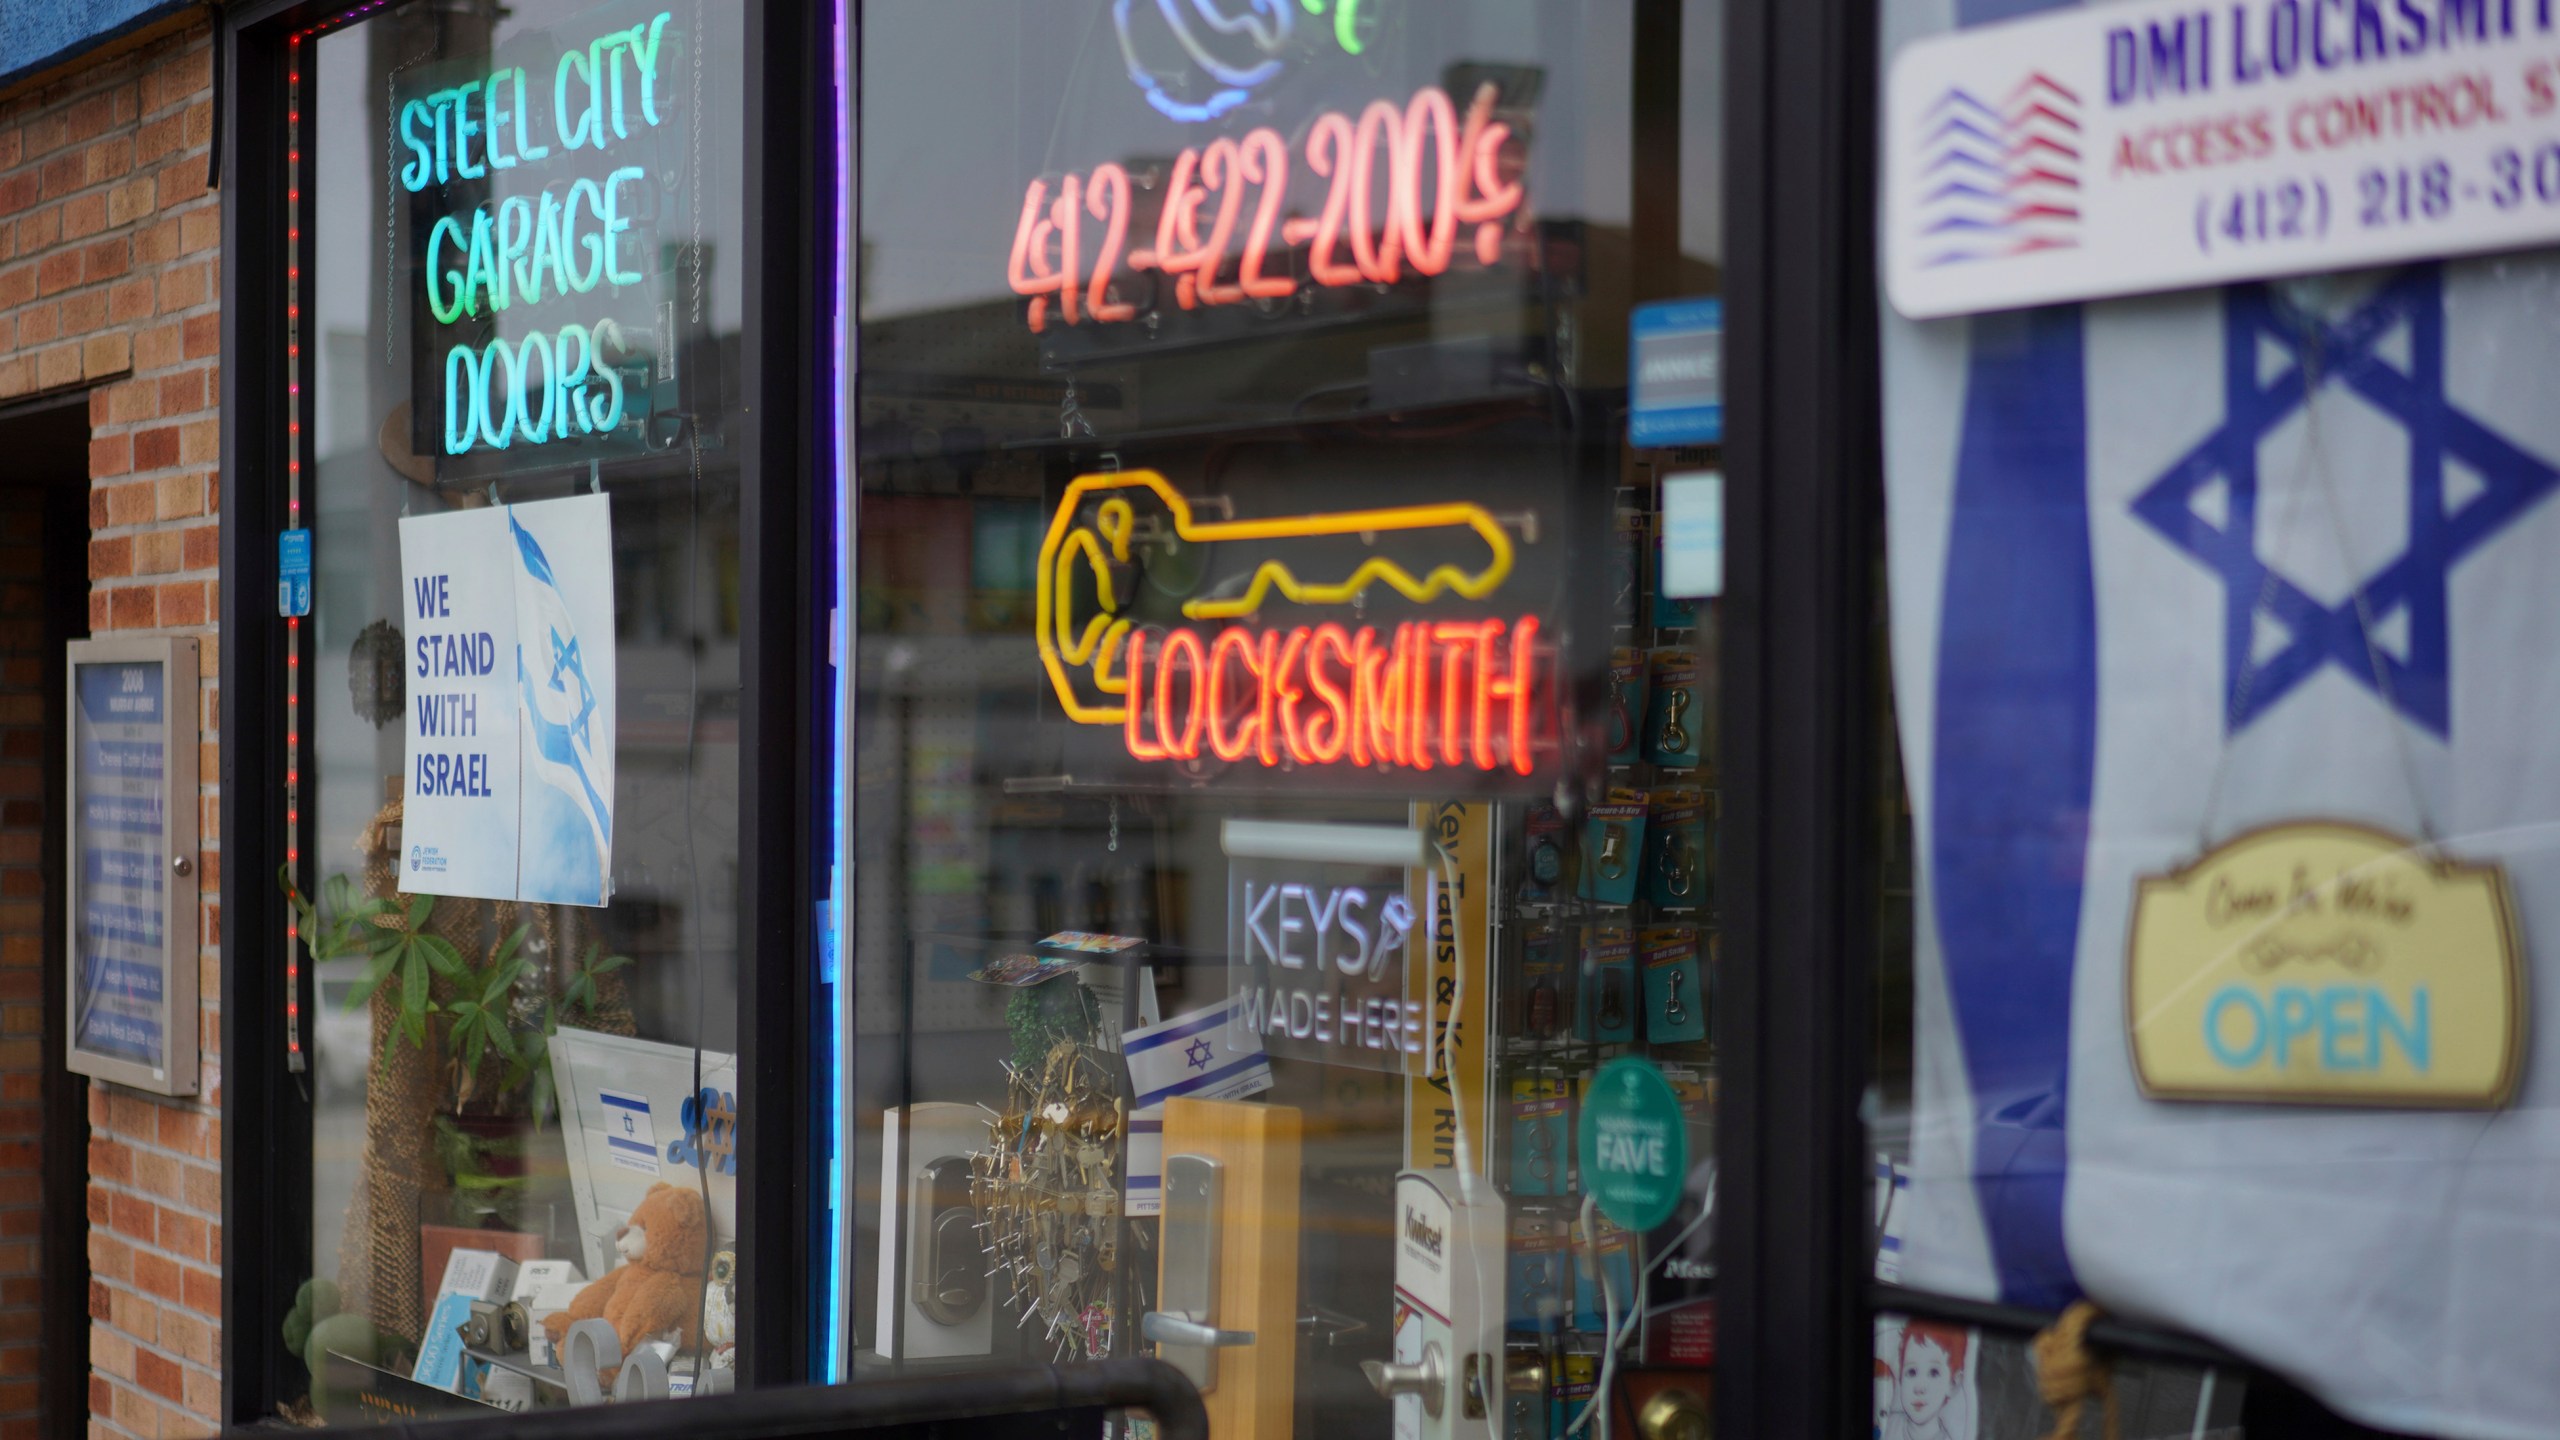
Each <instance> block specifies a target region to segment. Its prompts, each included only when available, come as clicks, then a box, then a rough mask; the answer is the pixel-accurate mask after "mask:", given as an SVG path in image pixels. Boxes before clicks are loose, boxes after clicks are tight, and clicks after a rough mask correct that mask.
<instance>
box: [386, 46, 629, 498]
mask: <svg viewBox="0 0 2560 1440" xmlns="http://www.w3.org/2000/svg"><path fill="white" fill-rule="evenodd" d="M673 18H674V17H673V14H672V12H668V11H660V12H658V13H657V14H656V15H654V16H652V17H650V18H648V19H645V20H642V21H640V22H638V23H636V24H633V25H629V26H623V27H617V28H613V29H609V30H607V31H605V32H603V33H601V34H599V35H597V36H595V37H594V38H593V39H591V40H590V41H588V42H587V43H586V44H584V45H577V46H572V47H570V48H568V49H565V50H563V51H562V52H561V53H560V55H559V57H558V59H557V61H556V62H555V63H554V64H552V65H551V66H550V67H549V73H548V74H547V75H543V76H539V77H537V76H534V75H532V74H530V73H529V71H528V67H525V66H508V67H501V68H498V69H494V70H489V71H486V72H485V73H482V72H474V73H471V74H470V75H469V77H468V78H466V79H463V80H461V81H460V82H459V83H453V84H447V85H443V86H441V87H439V88H437V89H435V90H432V91H428V92H425V93H422V94H416V95H412V96H410V97H409V98H407V99H405V100H404V101H402V102H401V104H400V105H399V108H398V111H397V119H396V121H395V123H394V134H395V137H396V139H397V141H398V143H399V146H400V151H399V153H400V155H401V157H402V163H401V166H400V170H399V182H400V186H401V188H402V189H403V190H404V191H406V192H408V193H409V194H411V195H418V194H421V193H422V192H426V191H428V190H430V189H433V190H436V191H437V192H439V193H444V192H446V191H447V190H448V189H449V187H452V186H454V185H455V184H456V183H457V182H461V183H462V184H463V185H464V186H465V187H466V191H465V193H466V194H473V195H477V196H479V197H480V198H477V199H475V200H474V201H473V202H472V203H471V204H469V205H468V207H467V208H463V209H459V210H454V211H448V212H446V213H442V214H438V215H436V216H435V218H434V220H433V221H432V222H431V223H430V224H428V226H427V234H426V241H425V248H424V261H425V263H424V265H423V267H422V269H421V273H420V282H421V285H422V287H423V291H424V299H425V301H426V306H427V313H428V315H429V316H431V317H432V318H433V320H434V322H435V324H436V325H437V326H439V327H463V329H464V332H465V335H464V338H462V339H459V340H457V341H456V342H455V343H453V344H451V345H450V346H449V347H447V348H446V349H445V351H444V353H443V355H442V356H440V357H436V358H435V360H434V361H433V362H431V363H432V364H433V373H432V376H431V377H429V376H422V381H425V380H429V379H432V380H434V381H440V393H439V394H438V396H437V399H438V401H439V402H440V403H438V404H436V405H434V406H432V407H428V406H422V407H421V420H422V422H423V421H424V417H425V416H426V415H429V414H436V415H441V417H442V436H441V439H442V448H443V453H445V454H447V455H462V454H465V453H468V452H470V451H472V450H474V449H488V450H507V449H510V448H511V447H514V446H516V445H519V444H521V445H525V446H538V445H544V444H548V443H551V442H553V441H556V440H568V439H572V438H577V437H584V436H610V435H612V434H613V433H614V432H615V431H617V430H618V429H620V428H621V427H622V425H623V422H624V420H625V418H626V415H627V413H628V412H629V411H630V409H631V408H632V407H631V405H630V403H629V398H628V396H627V395H626V393H625V391H626V384H627V381H626V377H625V373H624V372H625V370H626V369H627V368H634V367H632V366H631V361H632V360H633V358H634V353H635V346H634V345H633V343H632V342H633V341H634V339H635V338H636V337H634V336H633V335H631V334H630V333H628V332H627V331H626V329H625V327H624V325H623V324H622V322H621V321H620V320H619V319H617V318H616V317H614V316H613V315H610V314H606V315H602V316H592V315H591V316H587V317H581V319H580V320H577V321H571V322H567V323H559V324H552V325H547V326H540V327H536V328H531V329H526V330H523V331H520V332H519V333H517V334H516V335H514V336H513V337H512V338H510V337H509V336H507V335H504V334H500V333H497V332H498V330H499V326H498V324H497V319H498V317H500V316H503V315H506V314H508V313H509V312H510V311H516V310H520V309H523V308H526V307H531V306H537V305H541V304H542V303H544V302H545V301H546V300H554V299H558V300H568V301H578V300H584V299H586V297H589V296H591V295H594V294H595V293H596V292H597V291H598V290H603V291H604V292H605V293H606V294H607V295H608V296H611V295H615V294H618V293H619V292H621V291H623V290H624V289H626V288H627V287H632V286H637V285H639V284H640V283H641V282H642V281H643V280H645V279H647V278H648V275H647V273H646V266H645V261H646V257H647V248H648V247H647V245H646V242H645V237H644V236H643V235H640V234H635V233H633V231H634V222H635V220H640V221H645V220H647V219H648V218H650V217H651V216H653V215H654V213H655V210H656V205H657V201H658V196H657V192H656V187H655V186H653V185H652V183H651V180H650V173H651V170H650V166H649V165H648V164H646V163H638V162H644V161H649V160H652V159H654V158H655V157H654V156H653V155H650V154H648V153H645V152H646V150H647V145H646V141H647V140H648V138H649V137H650V136H651V135H652V134H653V133H654V132H657V131H659V130H660V129H662V128H663V127H665V126H666V125H667V123H668V119H669V115H668V110H669V106H668V98H669V97H668V94H667V87H666V86H665V85H664V83H663V81H664V78H665V76H666V74H667V72H668V70H669V68H670V66H669V63H668V62H669V59H670V55H669V49H668V46H667V44H666V40H667V30H668V26H669V22H670V21H671V20H672V19H673ZM546 82H547V83H546ZM545 101H548V103H547V104H545V103H544V102H545ZM635 150H637V151H642V152H643V153H641V154H638V155H636V156H635V154H634V153H633V152H634V151H635ZM581 160H585V161H587V162H588V164H587V166H586V167H585V168H587V169H589V170H593V171H600V172H601V173H585V174H581V173H575V172H573V171H569V169H568V167H570V166H571V165H573V164H575V163H576V162H578V161H581ZM538 171H539V172H552V171H560V172H565V173H556V174H552V173H546V174H545V175H544V178H543V179H542V180H541V181H540V183H539V188H527V189H523V190H518V191H516V192H514V193H505V194H499V193H492V192H495V191H496V190H497V189H498V186H499V183H500V180H499V177H504V178H505V179H507V180H510V181H516V182H519V183H524V184H527V185H528V186H530V185H531V184H532V183H533V182H532V177H533V176H534V174H535V172H538ZM509 172H513V173H512V174H510V173H509ZM635 259H638V260H640V261H642V262H643V263H642V264H639V265H635V264H634V260H635ZM633 328H635V329H637V328H642V327H633ZM658 338H659V339H660V340H661V342H663V340H664V338H665V337H663V336H661V337H658Z"/></svg>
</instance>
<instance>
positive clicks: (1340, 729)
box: [1290, 621, 1351, 765]
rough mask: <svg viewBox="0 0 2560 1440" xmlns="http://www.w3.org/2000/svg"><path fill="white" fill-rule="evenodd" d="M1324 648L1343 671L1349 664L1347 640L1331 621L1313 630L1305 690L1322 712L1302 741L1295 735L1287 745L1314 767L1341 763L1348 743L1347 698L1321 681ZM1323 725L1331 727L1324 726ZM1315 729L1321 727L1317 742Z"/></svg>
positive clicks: (1330, 685)
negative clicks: (1334, 657)
mask: <svg viewBox="0 0 2560 1440" xmlns="http://www.w3.org/2000/svg"><path fill="white" fill-rule="evenodd" d="M1328 647H1330V648H1331V649H1332V651H1333V653H1334V654H1335V656H1337V657H1338V658H1339V659H1340V661H1341V663H1342V664H1343V666H1344V667H1345V668H1346V670H1347V669H1348V667H1349V666H1350V664H1351V637H1350V636H1348V635H1345V634H1344V633H1343V631H1342V627H1341V626H1339V625H1336V624H1334V623H1332V622H1331V621H1327V622H1325V623H1324V624H1322V625H1319V626H1317V627H1316V628H1315V637H1314V638H1313V639H1312V640H1310V641H1309V642H1308V645H1307V688H1309V689H1311V690H1313V691H1315V692H1316V698H1317V699H1318V700H1319V701H1321V702H1323V705H1324V711H1323V713H1321V714H1319V715H1317V716H1316V717H1315V718H1314V719H1312V720H1309V721H1308V722H1307V733H1306V736H1305V738H1304V739H1303V740H1300V739H1299V738H1298V737H1297V736H1295V735H1292V736H1291V737H1290V741H1291V744H1292V745H1294V746H1297V747H1298V748H1301V749H1303V750H1305V751H1306V755H1307V758H1308V759H1309V760H1312V761H1314V762H1315V763H1316V764H1318V765H1330V764H1332V763H1334V762H1335V761H1337V760H1339V759H1341V758H1342V752H1343V750H1344V749H1345V747H1346V744H1347V742H1348V741H1349V740H1350V739H1351V704H1350V700H1349V697H1347V696H1346V695H1344V693H1343V690H1342V687H1341V686H1338V685H1335V684H1333V683H1332V682H1330V681H1328V680H1327V679H1326V678H1325V673H1324V668H1323V666H1324V653H1325V650H1326V649H1327V648H1328ZM1327 721H1330V722H1331V723H1330V724H1329V725H1326V724H1325V722H1327ZM1319 726H1323V729H1322V731H1321V733H1322V735H1323V736H1324V738H1323V739H1321V740H1319V739H1317V738H1316V737H1317V735H1318V733H1319V728H1318V727H1319Z"/></svg>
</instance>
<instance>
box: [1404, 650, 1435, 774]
mask: <svg viewBox="0 0 2560 1440" xmlns="http://www.w3.org/2000/svg"><path fill="white" fill-rule="evenodd" d="M1408 643H1410V645H1411V646H1412V650H1411V652H1410V654H1408V653H1407V651H1406V648H1405V647H1406V646H1407V644H1408ZM1396 653H1397V654H1398V655H1404V656H1406V658H1405V661H1404V680H1405V684H1406V686H1407V687H1409V688H1408V690H1407V693H1406V695H1405V697H1404V733H1403V734H1402V735H1400V736H1398V737H1396V749H1397V751H1398V752H1399V753H1400V755H1401V758H1402V759H1403V760H1404V762H1405V763H1406V764H1408V765H1410V766H1412V767H1413V768H1414V769H1416V770H1428V769H1430V768H1431V627H1430V626H1428V625H1399V626H1397V627H1396Z"/></svg>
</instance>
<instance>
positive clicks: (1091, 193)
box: [1032, 165, 1138, 330]
mask: <svg viewBox="0 0 2560 1440" xmlns="http://www.w3.org/2000/svg"><path fill="white" fill-rule="evenodd" d="M1105 196H1109V197H1110V199H1109V201H1108V202H1107V203H1108V207H1109V208H1108V209H1106V208H1105V204H1106V202H1105V200H1104V198H1103V197H1105ZM1084 203H1085V208H1086V209H1087V210H1090V211H1091V212H1093V218H1094V219H1096V220H1100V221H1102V222H1104V227H1105V228H1104V229H1103V232H1102V253H1101V254H1099V255H1097V256H1095V257H1094V261H1093V285H1092V288H1091V289H1089V290H1087V291H1086V292H1085V301H1084V303H1085V308H1086V309H1088V310H1090V311H1092V312H1093V318H1094V319H1096V320H1102V321H1115V320H1127V319H1130V318H1131V317H1133V316H1135V315H1136V314H1137V313H1138V307H1137V306H1135V305H1132V304H1130V303H1128V302H1127V301H1125V300H1123V301H1113V300H1109V299H1106V298H1104V297H1106V296H1107V295H1108V294H1109V293H1110V291H1111V272H1112V270H1113V269H1114V268H1116V267H1117V266H1118V265H1119V264H1120V248H1121V246H1123V245H1125V244H1127V243H1128V239H1129V172H1128V171H1126V170H1123V169H1121V168H1120V167H1119V166H1117V165H1097V166H1095V167H1093V183H1092V184H1091V185H1088V186H1086V187H1085V196H1084ZM1034 303H1037V302H1034ZM1070 323H1073V322H1070ZM1032 328H1033V329H1035V330H1036V329H1038V328H1039V327H1038V326H1036V325H1035V326H1033V327H1032Z"/></svg>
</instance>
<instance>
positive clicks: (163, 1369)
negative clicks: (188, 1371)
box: [133, 1350, 186, 1400]
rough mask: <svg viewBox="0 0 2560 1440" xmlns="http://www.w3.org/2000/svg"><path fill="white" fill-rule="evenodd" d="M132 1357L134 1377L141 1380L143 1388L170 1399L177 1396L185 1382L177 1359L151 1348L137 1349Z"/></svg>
mask: <svg viewBox="0 0 2560 1440" xmlns="http://www.w3.org/2000/svg"><path fill="white" fill-rule="evenodd" d="M133 1358H134V1379H135V1380H137V1381H139V1382H141V1385H142V1388H143V1389H145V1390H149V1391H151V1392H152V1393H153V1394H155V1395H163V1396H166V1397H168V1398H169V1399H171V1400H175V1399H177V1398H178V1396H179V1394H180V1392H181V1391H182V1390H183V1388H184V1387H185V1384H186V1382H185V1380H183V1379H182V1378H181V1374H182V1372H181V1371H180V1370H179V1369H178V1362H177V1361H175V1360H172V1359H170V1358H169V1357H168V1356H166V1355H162V1354H159V1353H158V1352H156V1351H151V1350H143V1351H138V1352H136V1354H135V1355H134V1357H133Z"/></svg>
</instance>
